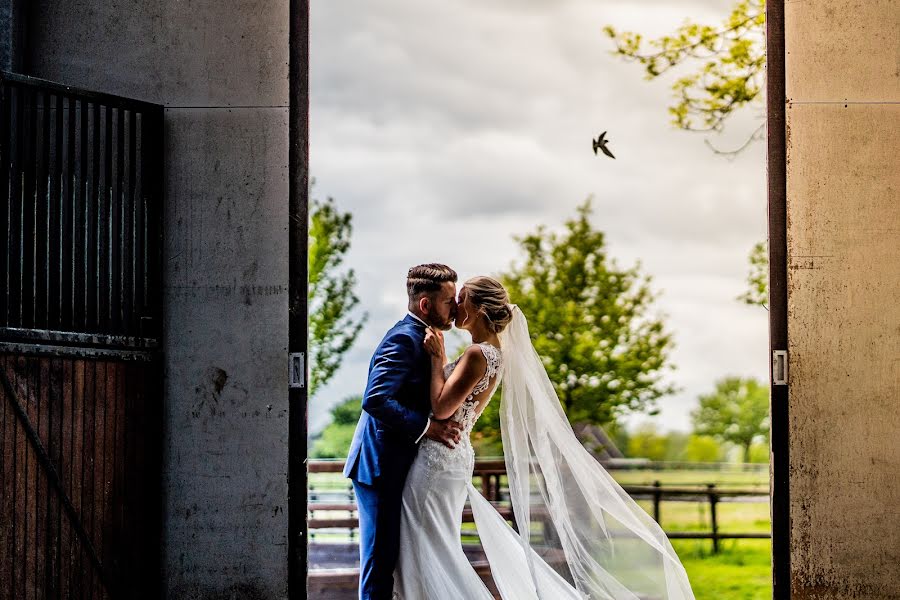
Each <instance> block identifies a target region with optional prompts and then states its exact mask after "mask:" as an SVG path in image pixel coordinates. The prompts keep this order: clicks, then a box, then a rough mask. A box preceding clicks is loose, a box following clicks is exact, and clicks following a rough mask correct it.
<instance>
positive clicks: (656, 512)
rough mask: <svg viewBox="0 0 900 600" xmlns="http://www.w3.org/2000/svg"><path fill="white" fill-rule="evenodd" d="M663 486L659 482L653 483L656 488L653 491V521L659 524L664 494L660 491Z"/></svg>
mask: <svg viewBox="0 0 900 600" xmlns="http://www.w3.org/2000/svg"><path fill="white" fill-rule="evenodd" d="M661 485H662V484H661V483H660V482H659V480H657V481H654V482H653V487H654V488H656V489H655V490H653V520H654V521H656V522H657V524H659V503H660V500H661V499H662V492H661V491H660V489H659V488H660V486H661Z"/></svg>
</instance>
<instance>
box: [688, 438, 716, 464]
mask: <svg viewBox="0 0 900 600" xmlns="http://www.w3.org/2000/svg"><path fill="white" fill-rule="evenodd" d="M723 456H724V452H723V449H722V446H721V445H720V444H719V442H717V441H716V439H715V438H712V437H710V436H708V435H691V437H690V438H689V439H688V444H687V448H686V449H685V458H686V459H687V460H688V461H690V462H718V461H721V460H722V458H723Z"/></svg>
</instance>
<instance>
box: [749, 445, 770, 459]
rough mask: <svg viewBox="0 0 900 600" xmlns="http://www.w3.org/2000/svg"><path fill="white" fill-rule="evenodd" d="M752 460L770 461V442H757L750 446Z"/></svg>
mask: <svg viewBox="0 0 900 600" xmlns="http://www.w3.org/2000/svg"><path fill="white" fill-rule="evenodd" d="M750 462H752V463H767V462H769V444H766V443H763V442H757V443H755V444H753V445H752V446H750Z"/></svg>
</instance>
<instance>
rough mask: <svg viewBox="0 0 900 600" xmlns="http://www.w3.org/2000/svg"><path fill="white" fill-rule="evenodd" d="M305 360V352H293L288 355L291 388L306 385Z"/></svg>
mask: <svg viewBox="0 0 900 600" xmlns="http://www.w3.org/2000/svg"><path fill="white" fill-rule="evenodd" d="M305 362H306V353H305V352H291V353H290V354H289V355H288V371H289V372H290V381H291V388H302V387H306V364H305Z"/></svg>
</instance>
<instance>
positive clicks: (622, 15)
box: [310, 0, 766, 430]
mask: <svg viewBox="0 0 900 600" xmlns="http://www.w3.org/2000/svg"><path fill="white" fill-rule="evenodd" d="M729 7H730V2H728V1H726V0H715V1H711V0H691V1H689V0H642V2H640V3H637V2H633V1H631V0H615V1H609V0H607V1H606V2H599V3H598V2H589V1H587V0H566V1H561V0H557V1H555V2H545V1H542V2H538V1H537V0H531V1H526V0H515V1H514V0H500V1H496V2H491V3H482V2H477V1H475V0H466V1H464V2H458V3H441V2H437V1H436V0H416V1H414V0H385V1H383V2H376V3H373V2H364V1H363V0H345V1H342V2H327V3H326V2H322V3H315V4H313V5H312V7H311V10H312V23H311V34H312V38H311V60H312V64H311V108H310V127H311V153H310V156H311V168H312V173H313V174H314V175H315V177H316V179H317V185H316V190H315V193H316V194H317V195H319V196H326V195H327V196H333V197H334V198H335V199H336V201H337V203H338V205H339V206H340V207H341V208H342V209H344V210H349V211H351V212H352V213H353V215H354V237H353V246H352V248H351V250H350V253H349V255H348V261H347V262H348V265H349V266H351V267H353V268H354V269H356V271H357V273H358V275H359V290H358V291H359V295H360V296H361V297H362V299H363V303H364V304H365V305H366V308H367V310H369V312H370V313H371V318H370V321H369V324H368V326H367V327H366V328H365V330H364V331H363V334H362V335H361V337H360V339H359V341H358V342H357V344H356V345H355V347H354V348H353V350H352V351H351V352H350V353H349V354H348V356H347V357H346V359H345V362H344V366H343V367H342V368H341V370H340V371H339V373H338V376H337V377H336V381H335V382H334V383H333V384H332V385H330V386H328V387H327V388H325V389H324V390H323V391H322V393H321V394H320V398H319V399H317V401H316V403H315V404H314V405H313V406H312V407H311V411H310V415H311V426H312V428H313V429H314V430H315V429H316V428H317V427H320V426H321V425H323V424H324V423H325V422H326V421H327V409H328V407H329V406H330V405H331V404H333V403H334V402H336V401H337V400H339V399H341V398H342V397H344V396H346V395H348V394H350V393H359V392H362V390H363V388H364V386H365V380H366V369H367V365H368V361H369V357H370V355H371V352H372V351H373V350H374V347H375V345H377V343H378V341H379V340H380V338H381V336H382V335H383V333H384V331H386V330H387V329H388V328H389V327H390V326H391V325H392V324H393V323H394V322H395V321H396V320H397V319H398V318H400V317H401V316H402V315H403V313H404V311H405V298H404V287H403V279H404V277H405V274H406V270H407V269H408V268H409V266H411V265H413V264H416V263H418V262H428V261H435V260H436V261H442V262H447V263H448V264H451V265H452V266H454V267H455V268H456V269H457V270H458V271H459V272H460V274H461V275H465V276H471V275H475V274H479V273H496V272H498V271H502V270H504V269H506V268H507V267H508V266H509V264H510V263H511V262H512V261H514V260H515V259H516V258H517V257H518V252H517V246H516V244H515V243H514V241H513V239H512V238H513V236H514V235H521V234H524V233H527V232H529V231H533V230H534V229H535V227H537V226H538V225H540V224H545V225H547V226H550V227H554V228H558V227H560V226H561V225H562V223H563V221H564V220H565V219H567V218H569V217H571V216H572V215H573V214H574V208H575V207H576V206H577V205H578V204H580V203H581V202H583V201H584V200H585V198H587V197H588V196H593V198H594V209H595V214H594V222H595V223H596V225H597V226H598V227H599V228H600V229H602V230H603V231H604V232H605V233H606V234H607V240H608V244H609V250H610V253H611V255H612V256H614V257H616V258H617V259H618V260H619V262H620V263H621V264H622V265H630V264H633V263H634V262H635V261H637V260H640V261H641V264H642V268H643V270H644V272H646V273H648V274H650V275H652V276H653V278H654V287H655V288H656V289H658V290H660V291H661V296H660V300H659V302H658V306H657V309H658V310H660V311H661V312H664V313H666V314H668V320H667V322H668V323H669V327H670V328H671V329H672V330H673V331H674V333H675V336H676V339H677V341H678V348H677V349H676V351H675V353H674V354H673V359H674V362H675V363H676V364H677V366H678V369H677V371H675V373H674V374H673V380H674V381H675V382H676V383H677V384H678V385H679V386H681V387H682V389H683V391H682V392H681V393H679V394H678V395H677V396H674V397H673V398H671V399H667V400H666V401H665V403H664V408H663V418H664V419H665V423H666V425H667V426H669V425H672V426H675V427H678V428H682V429H685V428H687V427H688V424H689V419H688V412H689V409H690V407H691V406H692V403H693V402H694V401H695V398H696V394H698V393H700V392H702V391H705V390H706V389H708V388H709V387H710V386H711V385H712V381H713V380H714V379H715V378H717V377H720V376H722V375H726V374H731V373H737V374H750V375H757V376H760V377H763V376H765V365H766V360H765V352H766V351H765V337H766V332H765V327H766V318H765V315H763V314H760V313H759V312H758V311H757V312H753V310H752V309H748V308H747V307H743V306H741V305H740V304H739V303H738V302H737V301H735V300H734V298H735V296H737V295H738V294H739V293H740V292H741V291H742V290H743V285H744V278H745V275H746V269H747V267H746V265H747V260H746V256H747V253H748V251H749V250H750V247H751V246H752V244H753V243H754V242H755V241H757V240H759V239H763V237H764V236H765V223H766V208H765V179H764V148H763V147H762V145H761V144H758V145H757V146H755V147H752V148H751V149H750V150H749V151H747V152H746V153H745V154H743V155H741V156H740V157H738V158H737V159H736V160H733V161H727V160H724V159H721V158H719V157H716V156H714V155H713V154H712V153H711V152H710V150H709V149H708V148H707V147H706V145H705V144H704V141H703V136H699V135H692V134H688V133H685V132H680V131H675V130H673V129H672V128H671V126H670V124H669V118H668V115H667V112H666V106H667V104H668V101H669V89H668V84H667V83H666V82H650V83H648V82H646V81H644V80H643V76H642V75H643V74H642V72H641V70H640V68H639V67H638V66H636V65H633V64H626V63H624V62H623V61H621V60H618V59H616V58H614V57H612V56H611V55H610V49H611V44H610V42H609V41H608V40H607V39H606V38H605V36H604V35H603V33H602V31H601V29H602V27H603V26H604V25H606V24H613V25H615V26H617V27H619V28H622V29H633V30H640V31H642V32H646V33H648V34H650V35H653V34H662V33H666V32H669V31H671V30H672V29H673V28H674V27H675V26H677V25H679V24H680V23H681V22H682V21H683V20H684V19H685V18H686V17H690V18H691V19H692V20H695V21H701V22H710V23H716V22H719V21H721V20H722V19H723V18H724V17H725V16H726V15H727V13H728V9H729ZM755 118H756V117H755V116H754V115H748V116H747V117H746V118H745V119H744V121H743V122H742V123H741V127H740V131H739V132H738V133H737V134H736V136H737V137H736V138H734V139H730V138H726V139H724V140H722V141H721V143H722V145H723V146H729V145H736V142H737V141H740V139H741V136H742V135H743V131H745V130H746V131H752V129H753V127H755V123H756V121H755ZM602 130H607V131H608V132H609V133H608V134H607V137H608V138H609V139H610V140H611V144H610V147H611V148H612V150H613V152H614V153H615V154H616V156H617V158H616V160H610V159H607V158H605V157H597V156H594V154H593V152H592V151H591V146H590V140H591V138H592V137H593V136H595V135H597V134H598V133H599V132H600V131H602ZM748 311H749V312H748Z"/></svg>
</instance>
